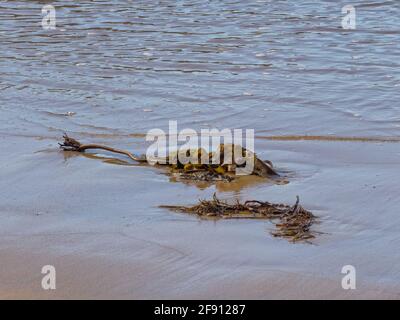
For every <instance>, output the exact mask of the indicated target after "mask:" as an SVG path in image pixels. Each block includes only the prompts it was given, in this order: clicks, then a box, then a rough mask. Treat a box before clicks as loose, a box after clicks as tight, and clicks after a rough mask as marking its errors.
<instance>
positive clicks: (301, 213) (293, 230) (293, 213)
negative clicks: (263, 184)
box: [160, 194, 316, 243]
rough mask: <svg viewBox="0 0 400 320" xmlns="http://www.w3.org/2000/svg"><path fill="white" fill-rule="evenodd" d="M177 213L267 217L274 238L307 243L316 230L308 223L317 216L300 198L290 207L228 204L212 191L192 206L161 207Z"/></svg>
mask: <svg viewBox="0 0 400 320" xmlns="http://www.w3.org/2000/svg"><path fill="white" fill-rule="evenodd" d="M160 207H161V208H166V209H169V210H173V211H176V212H184V213H189V214H194V215H196V216H198V217H200V218H203V219H268V220H271V221H273V222H275V221H276V223H275V228H276V230H274V231H272V232H271V234H272V235H273V236H274V237H280V238H285V239H287V240H289V241H291V242H308V243H310V241H311V240H312V239H314V238H315V234H316V232H313V231H312V230H311V226H312V225H313V223H314V222H315V221H316V216H315V215H313V214H312V213H311V212H310V211H308V210H306V209H304V208H303V207H302V206H301V205H300V199H299V197H298V196H297V201H296V203H295V204H294V205H293V206H289V205H285V204H274V203H270V202H262V201H257V200H249V201H246V202H244V203H240V202H239V201H236V203H233V204H229V203H227V202H226V201H222V200H220V199H218V198H217V196H216V195H215V194H214V197H213V199H212V200H209V201H207V200H200V202H199V203H198V204H197V205H195V206H191V207H186V206H160Z"/></svg>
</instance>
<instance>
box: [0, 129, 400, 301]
mask: <svg viewBox="0 0 400 320" xmlns="http://www.w3.org/2000/svg"><path fill="white" fill-rule="evenodd" d="M56 142H57V141H56V140H54V139H42V140H37V139H29V138H21V137H14V138H12V139H10V138H9V137H2V138H1V143H2V145H3V146H4V147H5V150H9V152H10V153H9V154H8V153H2V154H1V157H0V166H1V168H2V179H1V182H0V187H1V190H2V191H1V195H0V203H1V205H0V219H1V221H2V223H1V226H0V260H1V264H2V267H1V272H0V284H1V286H0V297H1V298H17V299H19V298H45V299H47V298H54V299H59V298H67V299H69V298H82V299H88V298H123V299H126V298H134V299H145V298H169V299H175V298H185V299H186V298H212V299H214V298H215V299H217V298H218V299H221V298H232V299H234V298H238V299H246V298H249V299H250V298H256V299H262V298H295V299H297V298H332V299H336V298H345V299H347V298H360V299H370V298H392V299H398V298H399V297H400V295H399V293H400V281H399V280H400V269H399V268H398V267H397V262H398V261H399V258H400V257H399V252H398V250H397V248H398V245H399V241H400V238H399V225H400V224H399V217H398V214H397V208H398V207H399V200H398V197H397V194H396V192H397V188H396V185H397V181H399V178H400V173H398V170H396V169H395V168H396V166H397V161H398V157H399V156H400V155H399V153H398V150H399V149H398V145H397V144H396V143H376V142H374V143H366V142H326V141H324V142H320V141H285V142H282V141H279V142H274V141H268V142H266V141H263V140H258V141H257V148H258V150H260V151H259V155H260V156H261V157H262V158H268V159H271V160H272V161H273V162H274V163H275V164H276V165H277V166H278V169H280V170H283V171H289V172H292V173H293V174H292V176H291V177H290V178H289V180H290V181H289V184H287V185H274V184H269V183H261V184H260V183H255V184H249V185H247V186H245V187H244V188H242V189H236V190H235V189H234V190H231V191H230V190H229V188H227V187H226V186H225V187H226V188H225V189H220V190H216V189H215V188H214V187H212V186H211V187H208V188H205V189H203V190H202V189H200V188H198V187H196V186H193V185H186V184H183V183H179V182H170V181H169V178H168V177H167V176H166V175H164V174H163V172H162V171H160V170H159V169H155V168H151V167H150V168H147V167H137V166H119V165H113V164H110V163H106V162H103V161H101V160H96V159H90V158H88V157H85V156H82V155H79V154H64V153H62V152H60V151H59V150H58V149H57V145H56ZM96 142H103V143H108V144H110V143H113V141H107V140H101V139H100V140H98V141H96ZM123 143H124V142H121V143H120V146H121V145H122V146H123ZM140 145H141V143H140V141H138V142H137V145H136V147H137V148H140ZM125 147H131V148H132V144H130V145H129V146H128V144H127V145H125ZM102 155H103V156H105V154H102ZM316 155H318V157H316ZM66 156H67V157H66ZM121 159H123V157H122V158H121ZM215 191H217V192H218V194H219V196H220V197H222V198H224V199H249V198H252V199H261V200H268V201H273V202H285V203H292V202H293V201H294V199H295V196H296V195H299V196H300V197H301V200H302V204H303V205H304V206H305V207H306V208H308V209H310V210H312V211H313V212H314V213H315V214H317V215H318V216H319V217H320V224H318V225H316V227H315V229H316V230H317V231H321V232H324V233H326V234H323V235H320V236H318V237H317V239H316V241H315V244H314V245H308V244H291V243H288V242H287V241H286V240H281V239H275V238H273V237H272V236H271V235H270V234H269V232H268V231H269V230H270V229H271V228H272V225H271V224H270V223H269V222H265V221H243V220H241V221H218V222H211V221H200V220H198V219H197V218H196V217H192V216H188V215H184V214H176V213H171V212H169V211H166V210H163V209H160V208H157V206H158V205H160V204H191V203H194V202H196V201H197V199H198V198H205V197H209V196H211V195H212V194H213V192H215ZM47 264H50V265H54V266H55V267H56V270H57V289H56V290H55V291H52V292H46V291H44V290H42V289H41V287H40V283H41V278H42V275H41V273H40V271H41V267H42V266H43V265H47ZM347 264H351V265H354V266H355V267H356V269H357V289H356V290H354V291H346V290H343V289H342V288H341V279H342V276H343V275H342V274H341V273H340V272H341V268H342V266H344V265H347Z"/></svg>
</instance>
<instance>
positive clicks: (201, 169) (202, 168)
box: [59, 134, 278, 182]
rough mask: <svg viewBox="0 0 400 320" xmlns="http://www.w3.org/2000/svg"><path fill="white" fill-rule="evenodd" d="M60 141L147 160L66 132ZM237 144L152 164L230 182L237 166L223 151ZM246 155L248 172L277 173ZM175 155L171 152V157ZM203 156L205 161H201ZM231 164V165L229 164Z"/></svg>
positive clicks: (81, 149)
mask: <svg viewBox="0 0 400 320" xmlns="http://www.w3.org/2000/svg"><path fill="white" fill-rule="evenodd" d="M63 138H64V141H63V143H60V144H59V145H60V148H61V149H63V150H64V151H75V152H85V151H86V150H94V149H99V150H105V151H108V152H112V153H117V154H122V155H125V156H127V157H129V158H130V159H131V160H133V161H135V162H139V163H144V162H149V159H146V156H136V155H134V154H133V153H131V152H129V151H126V150H120V149H115V148H112V147H109V146H105V145H100V144H82V143H81V142H79V141H78V140H76V139H73V138H71V137H69V136H68V135H66V134H65V135H64V137H63ZM236 147H237V146H234V145H232V144H229V145H225V144H220V145H219V148H218V150H217V151H215V152H206V151H205V150H204V149H201V148H200V149H197V150H190V151H189V150H188V151H187V152H190V153H191V155H192V154H194V155H195V156H194V157H195V159H197V161H196V163H190V162H189V163H186V164H183V163H181V162H180V161H179V159H176V158H174V160H175V161H172V158H171V155H169V156H167V157H166V158H165V159H163V161H159V162H156V163H155V164H156V165H158V166H168V167H169V168H170V173H171V174H174V175H176V174H178V175H179V177H180V179H183V180H185V179H186V180H193V181H209V182H216V181H224V182H230V181H232V180H234V179H235V178H236V175H235V170H236V169H237V168H239V167H242V166H243V165H242V166H239V165H236V164H235V161H234V160H235V159H224V156H226V154H228V155H230V157H233V150H234V148H236ZM239 148H240V149H239V151H241V152H242V156H243V157H244V156H248V155H249V153H251V152H250V151H248V150H246V149H244V148H242V147H239ZM225 151H227V152H226V153H225ZM251 155H253V156H252V157H250V159H252V160H251V161H254V165H253V166H252V167H253V169H252V172H250V174H251V175H255V176H260V177H270V176H278V173H277V172H276V171H275V169H274V168H273V166H272V163H271V162H270V161H262V160H260V159H258V158H257V157H256V156H255V155H254V154H253V153H251ZM176 156H177V155H176V154H175V157H176ZM204 159H207V160H209V161H206V163H204V161H202V160H204ZM213 159H219V161H218V162H216V163H214V162H213V161H212V160H213ZM232 163H233V164H232Z"/></svg>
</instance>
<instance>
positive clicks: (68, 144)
mask: <svg viewBox="0 0 400 320" xmlns="http://www.w3.org/2000/svg"><path fill="white" fill-rule="evenodd" d="M63 138H64V142H63V143H59V145H60V148H61V149H63V150H64V151H76V152H85V151H86V150H93V149H100V150H105V151H109V152H113V153H118V154H123V155H126V156H128V157H129V158H131V159H132V160H134V161H136V162H146V159H142V158H139V157H137V156H135V155H133V154H132V153H130V152H129V151H125V150H120V149H115V148H111V147H107V146H103V145H101V144H82V143H80V142H79V141H78V140H75V139H73V138H70V137H68V135H66V134H65V135H64V136H63Z"/></svg>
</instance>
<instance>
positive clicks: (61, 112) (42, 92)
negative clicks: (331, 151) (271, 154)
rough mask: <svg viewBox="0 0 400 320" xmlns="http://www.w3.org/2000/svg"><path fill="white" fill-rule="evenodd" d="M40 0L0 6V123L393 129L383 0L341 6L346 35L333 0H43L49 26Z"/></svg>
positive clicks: (110, 129)
mask: <svg viewBox="0 0 400 320" xmlns="http://www.w3.org/2000/svg"><path fill="white" fill-rule="evenodd" d="M45 3H46V1H44V2H43V1H1V2H0V12H1V15H0V35H1V37H0V44H1V52H0V73H1V79H0V90H1V100H2V103H1V109H0V110H1V115H2V116H1V120H0V121H1V129H2V130H1V131H2V132H5V133H11V132H12V133H15V134H27V133H28V134H32V135H36V136H41V135H44V136H48V135H53V136H54V135H55V134H56V133H60V132H62V131H68V132H89V133H106V134H111V135H112V134H118V133H120V134H127V133H146V132H147V130H149V129H151V128H156V127H162V128H164V127H166V126H167V124H168V123H167V121H168V120H178V122H179V125H182V126H189V127H192V128H200V127H209V126H210V127H213V128H214V127H218V128H224V127H228V128H237V127H241V128H253V129H256V131H257V133H258V134H261V135H267V134H273V135H279V134H284V135H304V134H308V135H330V134H334V135H355V136H377V135H379V136H381V135H384V136H394V135H398V133H399V130H400V117H399V113H398V111H397V104H398V101H399V99H400V91H399V86H400V68H399V59H398V56H399V53H400V41H399V40H400V36H399V32H400V29H399V24H398V21H397V20H398V16H399V13H400V5H399V4H398V3H397V2H396V1H353V2H352V4H353V5H354V6H355V7H356V9H357V29H356V30H353V31H352V30H343V29H342V28H341V19H342V16H343V15H342V13H341V8H342V5H344V4H347V2H346V1H334V2H332V1H246V2H243V1H213V2H204V1H100V2H99V1H96V2H93V1H81V2H80V3H79V4H73V3H71V1H57V2H56V4H55V6H56V10H57V11H56V12H57V29H56V30H55V31H49V30H43V29H42V28H41V26H40V22H41V7H42V6H43V5H44V4H45ZM150 110H151V111H152V112H148V111H150ZM146 111H147V112H146ZM69 112H72V113H73V116H69V117H68V116H65V115H67V114H68V113H69ZM239 120H240V121H239Z"/></svg>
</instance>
